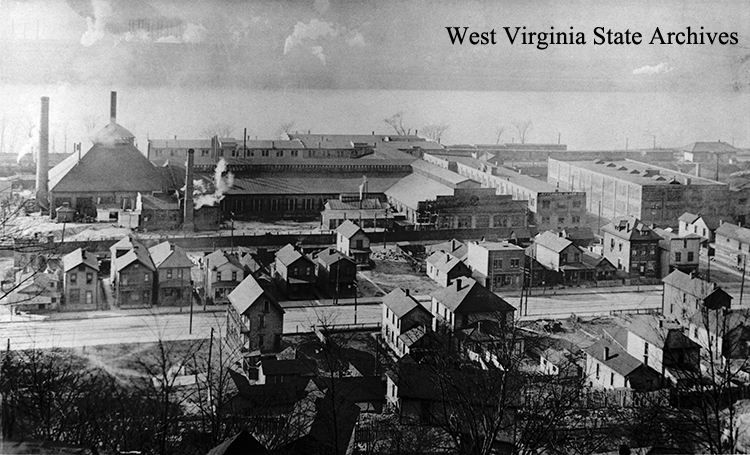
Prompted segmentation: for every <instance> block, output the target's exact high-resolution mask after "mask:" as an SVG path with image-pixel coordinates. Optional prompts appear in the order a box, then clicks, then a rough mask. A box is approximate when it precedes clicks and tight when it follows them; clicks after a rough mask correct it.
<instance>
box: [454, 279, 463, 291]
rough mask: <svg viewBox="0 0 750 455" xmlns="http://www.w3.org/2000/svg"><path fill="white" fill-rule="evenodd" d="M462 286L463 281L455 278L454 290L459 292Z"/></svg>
mask: <svg viewBox="0 0 750 455" xmlns="http://www.w3.org/2000/svg"><path fill="white" fill-rule="evenodd" d="M462 284H463V280H462V279H461V278H456V290H457V291H460V290H461V289H463V287H461V285H462Z"/></svg>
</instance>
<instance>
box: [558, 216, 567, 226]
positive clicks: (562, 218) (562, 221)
mask: <svg viewBox="0 0 750 455" xmlns="http://www.w3.org/2000/svg"><path fill="white" fill-rule="evenodd" d="M557 222H558V223H560V224H565V217H564V216H559V217H557Z"/></svg>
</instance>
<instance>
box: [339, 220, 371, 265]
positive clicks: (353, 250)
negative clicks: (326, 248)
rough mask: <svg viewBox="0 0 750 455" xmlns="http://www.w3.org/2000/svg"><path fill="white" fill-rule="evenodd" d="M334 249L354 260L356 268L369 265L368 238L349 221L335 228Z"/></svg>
mask: <svg viewBox="0 0 750 455" xmlns="http://www.w3.org/2000/svg"><path fill="white" fill-rule="evenodd" d="M336 249H337V250H339V251H341V252H342V253H344V254H345V255H347V256H349V257H350V258H352V259H354V262H355V263H356V264H357V266H358V267H366V266H369V265H370V252H371V250H370V238H369V237H367V234H365V231H363V230H362V228H360V227H359V226H357V225H356V224H354V223H352V222H351V221H350V220H346V221H344V222H343V223H342V224H341V225H339V227H338V228H336Z"/></svg>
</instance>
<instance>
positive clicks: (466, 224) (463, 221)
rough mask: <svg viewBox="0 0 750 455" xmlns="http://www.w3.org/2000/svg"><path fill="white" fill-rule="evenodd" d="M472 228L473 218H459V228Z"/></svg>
mask: <svg viewBox="0 0 750 455" xmlns="http://www.w3.org/2000/svg"><path fill="white" fill-rule="evenodd" d="M470 227H471V217H470V216H459V217H458V228H459V229H462V228H470Z"/></svg>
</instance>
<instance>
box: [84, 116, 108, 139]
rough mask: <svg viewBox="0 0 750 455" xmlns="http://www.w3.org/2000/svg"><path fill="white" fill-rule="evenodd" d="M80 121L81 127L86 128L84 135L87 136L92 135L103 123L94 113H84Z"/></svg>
mask: <svg viewBox="0 0 750 455" xmlns="http://www.w3.org/2000/svg"><path fill="white" fill-rule="evenodd" d="M81 123H83V128H84V129H85V130H86V136H88V137H92V136H93V135H94V133H96V132H97V131H98V130H99V128H101V127H102V125H103V124H104V122H102V119H101V117H100V116H98V115H95V114H89V115H84V116H83V118H82V119H81Z"/></svg>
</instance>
